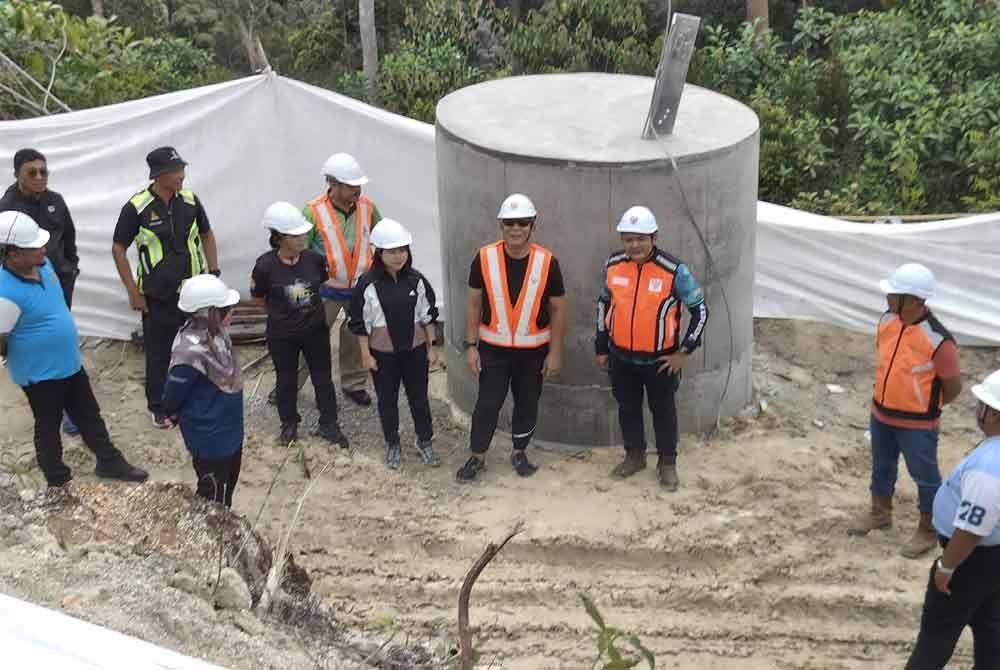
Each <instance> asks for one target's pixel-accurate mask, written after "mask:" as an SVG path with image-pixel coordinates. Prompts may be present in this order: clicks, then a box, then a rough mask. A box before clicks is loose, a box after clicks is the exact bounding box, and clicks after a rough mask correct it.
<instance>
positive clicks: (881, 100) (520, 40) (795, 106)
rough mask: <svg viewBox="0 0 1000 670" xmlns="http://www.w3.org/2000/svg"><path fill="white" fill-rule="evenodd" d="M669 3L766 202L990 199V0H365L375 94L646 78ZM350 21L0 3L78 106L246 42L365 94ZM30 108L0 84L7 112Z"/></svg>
mask: <svg viewBox="0 0 1000 670" xmlns="http://www.w3.org/2000/svg"><path fill="white" fill-rule="evenodd" d="M668 7H669V8H670V9H673V10H674V11H683V12H688V13H692V14H697V15H699V16H702V17H703V25H704V27H703V31H702V35H701V38H700V44H699V46H700V48H699V50H698V51H697V52H696V56H695V60H694V62H693V63H692V67H691V72H690V75H689V80H690V81H692V82H693V83H697V84H700V85H703V86H707V87H709V88H712V89H715V90H718V91H721V92H723V93H726V94H728V95H731V96H733V97H735V98H737V99H739V100H741V101H743V102H744V103H746V104H747V105H749V106H750V107H751V108H753V109H754V110H755V111H756V112H757V114H758V115H759V116H760V119H761V123H762V132H761V181H760V196H761V198H763V199H767V200H770V201H773V202H779V203H784V204H791V205H794V206H796V207H801V208H806V209H811V210H815V211H821V212H832V213H837V214H848V213H850V214H860V213H879V214H881V213H885V212H897V213H898V212H942V211H966V210H988V209H998V208H1000V68H997V64H998V63H1000V0H809V1H805V2H804V1H802V0H771V1H770V2H769V18H770V30H769V31H762V30H760V29H759V28H760V26H759V25H758V26H756V27H755V26H752V25H750V24H748V23H746V14H745V12H746V3H745V1H744V0H674V1H673V2H672V3H669V2H667V0H376V2H375V17H376V31H377V34H378V45H379V56H380V57H379V64H378V76H379V80H378V102H379V104H381V105H382V106H384V107H386V108H387V109H390V110H393V111H396V112H399V113H401V114H406V115H408V116H412V117H414V118H418V119H421V120H424V121H433V119H434V108H435V105H436V102H437V100H438V99H439V98H440V97H442V96H443V95H446V94H447V93H448V92H450V91H453V90H455V89H457V88H460V87H462V86H466V85H469V84H472V83H475V82H478V81H483V80H485V79H492V78H496V77H502V76H508V75H510V74H522V73H544V72H565V71H588V70H589V71H604V72H622V73H634V74H647V75H649V74H652V73H653V71H654V70H655V67H656V62H657V59H658V57H659V53H660V49H661V46H662V36H663V28H664V27H665V25H666V23H667V18H668ZM94 14H102V15H103V16H95V15H94ZM104 17H107V18H104ZM359 35H360V32H359V26H358V2H357V0H67V4H66V5H65V6H64V7H60V6H59V5H54V4H51V3H49V2H43V1H41V0H11V1H8V2H4V1H3V0H0V51H2V52H3V53H5V54H6V55H8V56H10V57H11V58H12V59H13V60H14V61H16V62H17V63H18V64H19V65H20V66H21V67H23V68H24V69H25V70H26V71H28V72H29V73H30V74H31V75H32V76H33V77H34V78H35V79H37V80H38V81H39V82H42V84H43V86H47V85H48V82H49V79H50V77H53V75H52V72H53V64H54V63H55V76H54V77H53V85H52V93H53V94H55V95H56V96H58V97H59V98H60V99H61V100H64V101H65V102H66V103H67V104H69V105H70V106H72V107H74V108H78V107H88V106H93V105H100V104H106V103H109V102H115V101H120V100H127V99H130V98H136V97H141V96H146V95H150V94H153V93H159V92H164V91H169V90H175V89H179V88H187V87H191V86H196V85H200V84H203V83H206V82H212V81H218V80H220V79H224V78H227V77H233V76H240V75H242V74H243V73H247V72H249V71H250V70H251V66H250V63H251V62H253V58H252V55H251V54H250V53H249V49H248V45H249V44H251V43H252V42H253V40H255V39H259V40H260V43H261V44H262V46H263V49H264V51H265V52H266V54H267V58H268V60H269V62H270V64H271V65H272V66H273V67H274V68H275V69H277V70H278V71H279V72H281V73H283V74H286V75H288V76H292V77H296V78H299V79H303V80H305V81H309V82H311V83H314V84H317V85H320V86H325V87H327V88H332V89H336V90H339V91H341V92H344V93H347V94H348V95H354V96H356V97H364V96H365V91H366V89H365V78H364V76H363V75H362V73H361V72H362V53H361V46H360V37H359ZM64 43H65V48H64V46H63V45H64ZM60 52H62V55H61V56H60ZM11 76H12V75H11V72H10V69H9V68H8V69H2V70H0V85H6V86H7V88H8V90H13V91H22V92H23V89H18V88H16V87H12V84H11V82H12V80H11ZM21 85H22V86H23V82H22V83H21ZM36 93H37V91H36ZM40 99H41V98H40V97H38V98H34V100H35V103H36V104H37V103H38V102H39V101H40ZM46 109H47V111H56V110H55V108H54V107H53V105H52V104H51V101H46ZM35 113H39V111H38V110H37V109H32V108H31V107H30V105H27V104H26V103H24V102H23V101H21V100H19V99H18V98H16V97H15V96H13V95H9V94H8V93H7V92H6V91H5V92H4V96H3V98H0V114H2V115H3V117H6V118H11V117H16V116H23V115H31V114H35Z"/></svg>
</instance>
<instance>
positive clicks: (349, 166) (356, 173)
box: [323, 153, 368, 186]
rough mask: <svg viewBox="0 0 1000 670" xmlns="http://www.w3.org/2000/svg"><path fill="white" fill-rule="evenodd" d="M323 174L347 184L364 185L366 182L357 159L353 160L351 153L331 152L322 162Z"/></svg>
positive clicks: (366, 179) (366, 178)
mask: <svg viewBox="0 0 1000 670" xmlns="http://www.w3.org/2000/svg"><path fill="white" fill-rule="evenodd" d="M323 176H324V177H333V178H334V179H336V180H337V181H339V182H340V183H341V184H347V185H348V186H364V185H365V184H367V183H368V177H366V176H365V173H364V171H363V170H362V169H361V166H360V165H358V161H356V160H354V156H352V155H351V154H345V153H338V154H333V155H332V156H330V157H329V158H327V159H326V162H325V163H323Z"/></svg>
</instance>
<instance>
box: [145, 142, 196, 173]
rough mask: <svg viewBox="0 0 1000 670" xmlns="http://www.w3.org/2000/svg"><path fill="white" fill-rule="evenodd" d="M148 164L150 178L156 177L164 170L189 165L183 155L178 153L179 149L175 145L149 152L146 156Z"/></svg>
mask: <svg viewBox="0 0 1000 670" xmlns="http://www.w3.org/2000/svg"><path fill="white" fill-rule="evenodd" d="M146 164H147V165H149V178H150V179H156V178H157V177H159V176H160V175H161V174H163V173H164V172H172V171H174V170H179V169H181V168H182V167H184V166H185V165H187V161H185V160H184V159H183V158H181V155H180V154H179V153H177V149H174V148H173V147H159V148H157V149H153V150H152V151H150V152H149V154H148V155H147V156H146Z"/></svg>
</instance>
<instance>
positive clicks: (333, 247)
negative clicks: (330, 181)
mask: <svg viewBox="0 0 1000 670" xmlns="http://www.w3.org/2000/svg"><path fill="white" fill-rule="evenodd" d="M308 206H309V209H310V210H311V211H312V215H313V221H315V222H316V229H317V230H318V231H319V234H320V236H321V237H322V238H323V248H324V249H326V263H327V265H328V266H329V267H330V279H332V280H333V287H334V288H340V289H349V288H352V287H353V286H354V285H355V284H357V283H358V279H360V278H361V275H363V274H364V273H365V272H367V271H368V269H369V268H370V267H371V265H372V245H371V229H372V212H373V211H374V209H375V207H374V205H373V204H372V201H371V199H370V198H368V196H365V195H361V196H359V197H358V202H357V205H356V207H357V210H356V212H355V215H354V231H355V232H354V249H348V248H347V242H346V241H345V240H344V231H343V225H344V224H345V223H346V222H345V221H344V220H342V219H341V217H340V215H339V214H337V210H335V209H334V207H333V203H331V202H330V196H329V195H328V194H326V193H324V194H323V195H321V196H319V197H317V198H314V199H312V200H310V201H309V205H308Z"/></svg>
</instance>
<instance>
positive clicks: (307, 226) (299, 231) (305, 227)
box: [278, 221, 313, 235]
mask: <svg viewBox="0 0 1000 670" xmlns="http://www.w3.org/2000/svg"><path fill="white" fill-rule="evenodd" d="M312 229H313V225H312V224H311V223H309V222H308V221H306V222H305V223H303V224H302V225H301V226H295V227H294V228H292V229H291V230H289V231H286V232H281V231H280V230H279V231H278V232H279V233H281V234H282V235H305V234H306V233H308V232H309V231H310V230H312Z"/></svg>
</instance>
